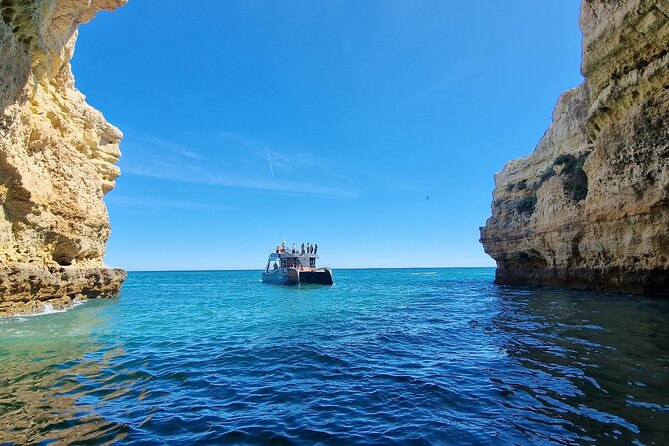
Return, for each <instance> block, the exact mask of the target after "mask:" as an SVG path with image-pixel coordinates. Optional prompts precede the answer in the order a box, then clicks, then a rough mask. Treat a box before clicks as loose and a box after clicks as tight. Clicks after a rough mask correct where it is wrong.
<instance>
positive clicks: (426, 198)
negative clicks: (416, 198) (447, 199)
mask: <svg viewBox="0 0 669 446" xmlns="http://www.w3.org/2000/svg"><path fill="white" fill-rule="evenodd" d="M431 196H432V195H428V196H427V197H425V202H426V203H427V200H429V199H430V197H431Z"/></svg>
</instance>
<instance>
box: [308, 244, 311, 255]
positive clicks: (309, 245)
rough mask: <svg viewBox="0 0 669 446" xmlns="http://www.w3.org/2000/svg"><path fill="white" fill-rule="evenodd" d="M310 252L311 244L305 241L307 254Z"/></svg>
mask: <svg viewBox="0 0 669 446" xmlns="http://www.w3.org/2000/svg"><path fill="white" fill-rule="evenodd" d="M310 253H311V244H310V243H309V242H307V254H310Z"/></svg>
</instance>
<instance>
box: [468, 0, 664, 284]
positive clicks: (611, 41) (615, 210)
mask: <svg viewBox="0 0 669 446" xmlns="http://www.w3.org/2000/svg"><path fill="white" fill-rule="evenodd" d="M580 24H581V29H582V31H583V64H582V71H583V75H584V76H585V78H586V80H585V82H584V83H583V84H582V85H581V86H580V87H578V88H576V89H574V90H572V91H569V92H567V93H565V94H564V95H563V96H562V97H561V98H560V100H559V102H558V105H557V107H556V109H555V112H554V116H553V122H552V124H551V126H550V128H549V129H548V132H547V133H546V135H545V136H544V138H543V139H542V140H541V142H540V143H539V145H538V146H537V148H536V149H535V151H534V152H533V153H532V154H530V155H529V156H527V157H525V158H522V159H520V160H514V161H511V162H510V163H509V164H507V166H506V167H505V168H504V170H502V172H500V173H499V174H497V175H496V176H495V184H496V188H495V191H494V193H493V197H494V201H493V205H492V217H491V218H490V219H489V220H488V222H487V223H486V226H485V227H484V228H482V229H481V242H482V243H483V246H484V248H485V250H486V252H487V253H488V254H490V255H491V256H492V257H493V258H494V259H495V260H496V261H497V266H498V268H497V274H496V281H497V282H498V283H501V284H538V285H552V286H564V287H572V288H583V289H595V290H609V291H620V292H631V293H640V294H660V295H666V296H669V52H668V50H669V0H625V1H616V2H610V1H606V0H584V1H583V2H582V6H581V18H580Z"/></svg>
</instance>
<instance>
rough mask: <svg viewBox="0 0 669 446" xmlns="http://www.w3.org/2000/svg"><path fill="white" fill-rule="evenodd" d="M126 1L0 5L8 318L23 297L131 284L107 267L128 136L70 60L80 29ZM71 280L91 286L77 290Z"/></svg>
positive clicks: (0, 240)
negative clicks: (78, 78) (79, 85)
mask: <svg viewBox="0 0 669 446" xmlns="http://www.w3.org/2000/svg"><path fill="white" fill-rule="evenodd" d="M123 3H125V0H92V1H91V0H2V1H1V2H0V17H1V18H2V21H0V54H1V55H2V57H1V58H0V210H1V211H2V212H0V266H1V268H0V279H1V280H2V284H1V286H0V314H6V313H9V312H10V311H3V310H2V308H7V305H5V304H6V303H7V302H10V301H12V302H15V301H16V298H17V296H20V300H21V301H22V302H29V301H31V300H39V301H41V302H44V301H48V300H49V299H57V300H58V301H59V302H63V301H67V300H68V299H70V300H71V299H73V298H74V297H75V295H76V294H81V295H85V296H87V297H95V296H96V295H103V296H110V295H113V294H115V293H118V290H120V286H121V283H122V281H123V279H124V278H125V273H124V272H122V271H121V270H111V269H109V268H106V267H105V266H104V264H103V262H102V258H103V256H104V252H105V245H106V242H107V239H108V238H109V234H110V228H109V217H108V215H107V210H106V207H105V204H104V202H103V200H102V196H103V195H104V194H105V193H106V192H108V191H110V190H111V189H113V187H114V180H115V178H116V177H118V175H119V174H120V171H119V169H118V167H116V166H114V163H115V162H116V161H118V158H119V157H120V151H119V148H118V146H119V142H120V141H121V138H122V136H123V135H122V134H121V132H120V131H119V130H118V129H117V128H115V127H113V126H112V125H110V124H109V123H108V122H107V121H106V120H105V119H104V117H103V116H102V114H101V113H100V112H98V111H97V110H95V109H93V108H92V107H91V106H89V105H88V104H87V103H86V101H85V97H84V96H83V95H82V94H81V93H80V92H79V91H78V90H76V88H75V87H74V78H73V76H72V71H71V69H70V63H69V62H70V59H71V57H72V54H73V51H74V43H75V40H76V37H77V28H78V26H79V25H80V24H81V23H85V22H87V21H89V20H90V19H91V18H92V17H93V16H94V15H95V14H96V13H97V12H98V11H99V10H101V9H108V10H111V9H114V8H117V7H119V6H121V5H122V4H123ZM35 268H38V269H39V273H33V272H34V270H35ZM63 268H65V270H67V271H66V272H65V273H64V272H63V271H62V270H63ZM67 277H86V278H87V279H86V280H80V279H77V281H78V282H77V283H78V285H76V286H74V287H71V289H70V288H68V283H67V280H66V278H67ZM64 278H65V279H64ZM110 281H111V282H110ZM107 282H109V283H107ZM86 283H87V285H86ZM54 284H60V286H55V285H54ZM28 285H29V286H28ZM27 289H31V290H32V292H31V293H28V292H26V291H25V290H27ZM47 290H50V291H47ZM30 305H32V304H30ZM30 305H29V304H28V303H26V305H25V308H28V307H30ZM14 306H16V305H14ZM32 307H34V308H35V309H39V308H40V305H38V304H36V305H32Z"/></svg>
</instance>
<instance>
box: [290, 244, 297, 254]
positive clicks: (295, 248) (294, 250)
mask: <svg viewBox="0 0 669 446" xmlns="http://www.w3.org/2000/svg"><path fill="white" fill-rule="evenodd" d="M291 251H292V253H293V254H295V253H296V252H297V246H296V245H295V243H293V246H292V248H291Z"/></svg>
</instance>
